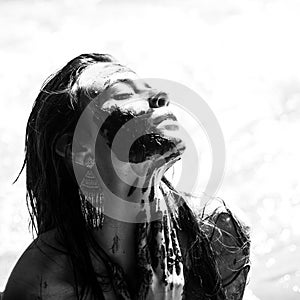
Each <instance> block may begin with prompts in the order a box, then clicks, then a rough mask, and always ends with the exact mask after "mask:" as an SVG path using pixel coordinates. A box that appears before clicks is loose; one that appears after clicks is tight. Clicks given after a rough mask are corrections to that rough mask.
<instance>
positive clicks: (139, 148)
mask: <svg viewBox="0 0 300 300" xmlns="http://www.w3.org/2000/svg"><path fill="white" fill-rule="evenodd" d="M102 114H104V115H106V116H105V117H106V118H105V121H104V122H103V124H102V125H101V127H100V131H99V133H100V134H101V135H102V137H104V138H105V140H106V142H107V145H108V146H109V147H110V148H111V149H112V151H113V152H114V153H115V155H116V156H117V158H118V159H119V160H121V161H124V162H131V163H140V162H143V161H145V160H147V159H151V158H153V157H155V156H162V155H165V154H166V153H168V151H170V153H169V155H167V156H166V157H164V159H165V160H166V161H168V160H170V159H172V158H173V157H174V156H175V157H176V156H178V155H179V151H177V150H176V147H175V143H174V142H173V141H171V138H168V137H166V136H163V135H162V132H160V131H159V130H158V129H157V128H156V126H154V125H152V124H151V123H150V122H149V114H148V113H147V112H141V113H134V112H132V111H130V110H126V111H121V110H120V109H119V108H117V107H114V108H113V109H112V110H111V111H109V112H102ZM96 122H97V120H96ZM124 149H129V155H128V151H124ZM174 149H175V150H174Z"/></svg>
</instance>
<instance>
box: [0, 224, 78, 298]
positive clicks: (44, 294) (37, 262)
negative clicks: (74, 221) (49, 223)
mask: <svg viewBox="0 0 300 300" xmlns="http://www.w3.org/2000/svg"><path fill="white" fill-rule="evenodd" d="M54 237H55V230H52V231H48V232H46V233H44V234H42V235H41V236H39V237H38V238H37V239H35V240H34V241H33V242H32V243H31V244H30V245H29V246H28V248H27V249H26V250H25V251H24V253H23V254H22V255H21V257H20V258H19V260H18V262H17V263H16V265H15V267H14V269H13V271H12V272H11V274H10V277H9V279H8V282H7V285H6V287H5V291H4V296H3V300H10V299H74V288H73V286H72V270H71V264H70V262H69V258H68V255H67V254H66V253H65V252H64V251H63V249H60V248H61V247H60V248H58V247H59V245H58V244H57V242H56V241H55V238H54ZM60 250H61V251H60Z"/></svg>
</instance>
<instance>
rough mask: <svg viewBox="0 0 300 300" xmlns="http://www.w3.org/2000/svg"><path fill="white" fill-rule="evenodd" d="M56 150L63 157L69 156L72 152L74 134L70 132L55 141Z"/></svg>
mask: <svg viewBox="0 0 300 300" xmlns="http://www.w3.org/2000/svg"><path fill="white" fill-rule="evenodd" d="M55 152H56V153H57V154H58V155H59V156H61V157H63V158H69V159H70V158H71V157H68V156H69V155H71V152H72V136H71V135H70V134H68V133H65V134H63V135H62V136H60V137H59V138H58V139H57V141H56V143H55Z"/></svg>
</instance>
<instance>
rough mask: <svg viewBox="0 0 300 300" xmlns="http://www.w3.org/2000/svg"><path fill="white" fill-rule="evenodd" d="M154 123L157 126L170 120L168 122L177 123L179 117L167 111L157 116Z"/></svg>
mask: <svg viewBox="0 0 300 300" xmlns="http://www.w3.org/2000/svg"><path fill="white" fill-rule="evenodd" d="M152 122H153V125H155V126H158V125H160V124H161V123H163V122H164V123H165V122H168V123H170V124H171V123H173V124H174V123H175V122H177V118H176V117H175V116H174V115H173V114H172V113H165V114H163V115H159V116H157V117H155V118H154V119H153V120H152Z"/></svg>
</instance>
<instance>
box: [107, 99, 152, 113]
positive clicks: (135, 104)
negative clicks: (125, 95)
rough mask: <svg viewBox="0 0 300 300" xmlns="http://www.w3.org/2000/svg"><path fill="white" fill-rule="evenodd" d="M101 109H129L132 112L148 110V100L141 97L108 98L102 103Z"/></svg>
mask: <svg viewBox="0 0 300 300" xmlns="http://www.w3.org/2000/svg"><path fill="white" fill-rule="evenodd" d="M102 109H103V110H106V111H110V110H115V109H119V110H120V111H131V112H133V113H140V112H143V111H144V112H147V111H148V110H149V104H148V101H145V100H142V99H136V98H135V99H130V100H123V101H122V100H114V99H110V100H107V101H105V102H104V103H103V105H102Z"/></svg>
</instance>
